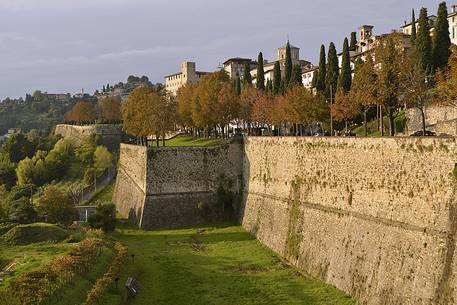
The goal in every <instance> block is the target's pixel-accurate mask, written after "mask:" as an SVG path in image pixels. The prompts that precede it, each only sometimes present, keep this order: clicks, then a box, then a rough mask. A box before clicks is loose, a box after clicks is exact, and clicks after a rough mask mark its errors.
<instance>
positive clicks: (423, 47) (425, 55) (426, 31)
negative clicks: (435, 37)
mask: <svg viewBox="0 0 457 305" xmlns="http://www.w3.org/2000/svg"><path fill="white" fill-rule="evenodd" d="M416 50H417V52H418V60H419V65H420V67H421V68H422V69H423V70H424V71H432V68H433V60H432V40H431V38H430V25H429V20H428V15H427V9H426V8H421V10H420V15H419V30H418V33H417V37H416Z"/></svg>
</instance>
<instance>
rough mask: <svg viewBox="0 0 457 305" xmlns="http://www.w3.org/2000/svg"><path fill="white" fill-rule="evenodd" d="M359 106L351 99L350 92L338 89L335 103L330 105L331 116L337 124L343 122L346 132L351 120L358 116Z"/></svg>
mask: <svg viewBox="0 0 457 305" xmlns="http://www.w3.org/2000/svg"><path fill="white" fill-rule="evenodd" d="M359 107H360V104H358V103H357V100H356V99H354V98H353V97H352V94H351V93H350V92H346V91H345V90H344V88H340V89H338V91H337V92H336V95H335V102H334V103H333V104H332V108H331V111H332V116H333V119H334V120H335V121H337V122H344V125H345V129H346V131H347V130H348V124H349V123H350V122H351V120H353V119H355V118H356V117H357V116H358V115H359V114H360V110H359Z"/></svg>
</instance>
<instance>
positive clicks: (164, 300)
mask: <svg viewBox="0 0 457 305" xmlns="http://www.w3.org/2000/svg"><path fill="white" fill-rule="evenodd" d="M113 237H114V238H115V239H118V240H120V241H122V242H123V243H124V244H125V245H127V246H128V247H129V251H130V253H133V254H135V259H134V263H132V261H131V260H130V261H129V263H128V264H127V265H126V267H125V268H126V271H125V274H124V275H123V277H122V278H121V282H122V283H125V279H126V277H127V276H133V277H135V278H137V279H138V281H139V286H140V293H139V295H138V296H137V297H136V298H135V299H131V300H130V301H129V302H128V303H127V304H132V305H162V304H163V305H169V304H173V305H180V304H182V305H192V304H196V305H197V304H198V305H205V304H214V305H225V304H226V305H232V304H236V305H254V304H259V305H260V304H265V305H267V304H268V305H274V304H277V305H289V304H308V305H314V304H321V305H324V304H325V305H328V304H333V305H339V304H355V301H354V300H353V299H351V298H350V297H348V296H347V295H345V294H344V293H342V292H341V291H339V290H337V289H336V288H334V287H332V286H329V285H326V284H324V283H322V282H320V281H317V280H314V279H311V278H308V277H304V276H302V275H300V274H299V273H298V272H297V270H295V269H294V268H291V267H289V266H288V265H286V264H285V263H284V262H283V261H281V260H280V259H279V258H278V257H277V256H276V255H275V254H274V253H273V252H272V251H270V250H269V249H267V248H265V247H264V246H262V245H261V244H260V243H259V242H258V241H257V240H255V239H254V238H253V237H252V236H250V235H249V234H248V233H246V232H245V231H244V230H243V228H242V227H240V226H238V225H227V226H219V227H201V228H194V229H184V230H172V231H153V232H145V231H140V230H137V229H129V228H125V229H118V230H117V232H116V233H114V235H113ZM109 298H111V299H113V298H114V299H115V292H114V291H112V294H111V295H109ZM103 304H110V301H108V300H106V301H105V302H103ZM111 304H112V303H111Z"/></svg>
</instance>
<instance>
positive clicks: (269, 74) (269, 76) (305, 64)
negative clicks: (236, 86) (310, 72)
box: [251, 45, 312, 84]
mask: <svg viewBox="0 0 457 305" xmlns="http://www.w3.org/2000/svg"><path fill="white" fill-rule="evenodd" d="M286 46H287V45H284V46H282V47H280V48H278V52H277V59H276V60H275V61H272V62H268V61H266V60H265V61H264V66H263V70H264V72H265V83H266V82H267V81H269V80H273V74H274V67H275V63H276V62H279V66H280V68H281V77H284V73H285V66H286ZM290 57H291V59H292V65H297V64H298V65H300V68H301V69H302V70H303V69H305V68H309V67H311V66H312V64H311V63H310V62H309V61H306V60H301V59H300V49H299V48H297V47H294V46H293V45H290ZM251 76H252V81H253V83H254V84H255V82H256V78H257V68H255V69H253V70H251Z"/></svg>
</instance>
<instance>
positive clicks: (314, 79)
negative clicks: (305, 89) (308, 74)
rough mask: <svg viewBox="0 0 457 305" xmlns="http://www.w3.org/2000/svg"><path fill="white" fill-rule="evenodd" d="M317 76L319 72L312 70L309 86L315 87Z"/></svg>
mask: <svg viewBox="0 0 457 305" xmlns="http://www.w3.org/2000/svg"><path fill="white" fill-rule="evenodd" d="M318 77H319V72H318V71H314V72H313V79H312V80H311V88H316V84H317V78H318Z"/></svg>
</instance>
